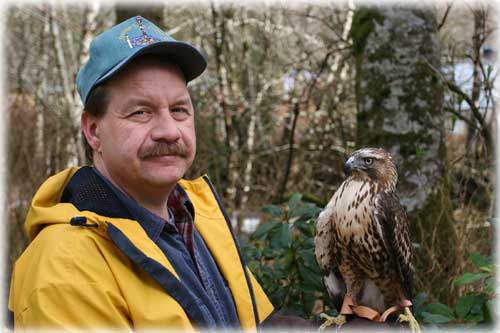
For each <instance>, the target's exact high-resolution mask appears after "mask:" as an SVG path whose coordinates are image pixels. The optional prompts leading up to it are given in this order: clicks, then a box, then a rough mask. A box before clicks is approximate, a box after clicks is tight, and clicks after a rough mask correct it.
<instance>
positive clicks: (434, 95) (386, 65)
mask: <svg viewBox="0 0 500 333" xmlns="http://www.w3.org/2000/svg"><path fill="white" fill-rule="evenodd" d="M351 36H352V38H353V46H354V52H355V57H356V99H357V109H358V114H357V126H358V128H357V146H358V147H366V146H373V147H384V148H386V149H388V150H389V151H390V152H391V153H392V154H393V156H394V157H395V161H396V164H397V166H398V170H399V182H398V191H399V194H400V196H401V202H402V204H403V205H404V206H405V207H406V209H407V211H408V213H409V214H410V216H411V218H412V220H413V224H412V232H413V234H414V235H415V234H416V231H418V232H419V233H420V235H416V236H417V237H416V238H420V239H419V240H418V241H419V242H421V250H420V251H421V252H419V253H416V257H417V258H416V262H417V264H418V266H421V267H419V270H420V273H421V274H427V276H428V277H427V278H424V275H422V276H421V278H422V279H421V280H419V279H418V277H417V284H418V286H419V287H421V288H429V289H432V288H436V289H435V290H438V289H440V288H441V289H440V290H441V291H442V288H448V286H447V285H446V286H445V285H440V286H437V285H433V282H434V281H440V282H441V283H442V282H443V281H447V282H445V283H448V279H449V278H448V277H449V276H450V275H449V273H450V270H453V264H454V259H453V258H452V256H451V254H452V253H454V250H453V246H454V243H455V242H454V229H453V225H452V223H451V217H450V213H451V202H450V198H449V189H448V186H449V184H448V182H447V177H446V148H445V144H444V112H443V108H442V104H443V90H442V86H441V85H440V82H439V81H438V80H436V79H435V78H434V77H433V73H432V72H431V71H429V69H428V66H427V65H426V64H427V63H430V64H431V65H432V66H434V67H435V68H439V63H440V60H439V59H440V51H439V44H438V36H437V24H436V19H435V16H434V14H433V13H432V12H431V11H430V10H426V9H424V8H419V9H416V8H413V9H412V8H409V7H406V8H402V7H397V6H391V7H364V8H360V9H359V10H358V11H357V13H356V14H355V17H354V20H353V29H352V31H351ZM432 235H437V237H432ZM414 238H415V237H414ZM429 276H431V277H432V278H429ZM429 289H428V290H429Z"/></svg>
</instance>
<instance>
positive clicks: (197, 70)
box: [94, 41, 207, 87]
mask: <svg viewBox="0 0 500 333" xmlns="http://www.w3.org/2000/svg"><path fill="white" fill-rule="evenodd" d="M145 54H156V55H160V56H164V57H165V58H166V59H169V60H170V61H172V62H173V63H175V64H176V65H177V66H179V68H180V69H181V71H182V72H183V73H184V77H185V79H186V82H189V81H191V80H193V79H195V78H197V77H198V76H199V75H201V73H203V71H204V70H205V69H206V68H207V61H206V60H205V57H204V56H203V54H201V53H200V51H198V50H197V49H196V48H195V47H193V46H192V45H190V44H187V43H183V42H177V41H167V42H157V43H154V44H151V45H148V46H145V47H142V48H140V49H138V50H137V52H135V53H134V54H131V55H130V56H128V57H127V58H125V59H123V60H122V61H121V62H119V63H118V64H117V65H116V66H114V67H113V68H111V69H110V70H109V71H108V72H107V73H106V74H104V75H103V76H102V77H101V78H99V79H98V80H97V81H96V83H95V84H94V87H95V86H96V85H97V84H99V83H102V82H103V81H105V80H107V79H109V78H110V77H111V76H113V75H115V74H116V73H118V72H119V71H120V70H121V69H122V68H124V67H125V66H126V65H127V64H128V63H130V62H131V61H132V60H133V59H135V58H137V57H139V56H142V55H145Z"/></svg>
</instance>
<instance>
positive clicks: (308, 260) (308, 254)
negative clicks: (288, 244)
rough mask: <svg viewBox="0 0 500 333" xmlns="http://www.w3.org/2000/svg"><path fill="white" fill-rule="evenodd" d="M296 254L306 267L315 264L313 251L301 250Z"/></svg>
mask: <svg viewBox="0 0 500 333" xmlns="http://www.w3.org/2000/svg"><path fill="white" fill-rule="evenodd" d="M297 254H298V255H299V257H300V258H301V259H302V260H303V261H304V264H305V265H306V266H308V267H313V266H314V264H315V263H316V257H315V255H314V250H313V249H301V250H299V251H297Z"/></svg>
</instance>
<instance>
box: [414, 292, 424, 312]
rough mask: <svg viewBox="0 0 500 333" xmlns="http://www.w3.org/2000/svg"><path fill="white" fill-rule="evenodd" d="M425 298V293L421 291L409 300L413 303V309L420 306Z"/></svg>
mask: <svg viewBox="0 0 500 333" xmlns="http://www.w3.org/2000/svg"><path fill="white" fill-rule="evenodd" d="M426 299H427V294H426V293H424V292H421V293H420V294H418V295H417V296H415V297H414V298H413V300H412V301H411V302H412V304H413V309H414V310H415V309H416V308H420V307H421V306H422V304H424V301H425V300H426Z"/></svg>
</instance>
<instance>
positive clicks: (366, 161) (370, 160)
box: [365, 157, 373, 165]
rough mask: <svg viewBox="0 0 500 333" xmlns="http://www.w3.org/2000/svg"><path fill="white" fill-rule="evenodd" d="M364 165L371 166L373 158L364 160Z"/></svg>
mask: <svg viewBox="0 0 500 333" xmlns="http://www.w3.org/2000/svg"><path fill="white" fill-rule="evenodd" d="M365 163H366V165H371V164H372V163H373V158H370V157H367V158H365Z"/></svg>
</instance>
